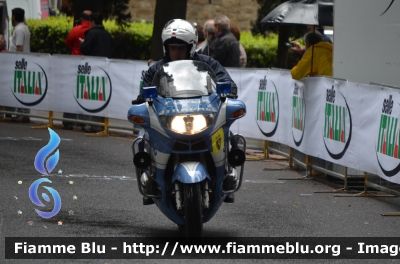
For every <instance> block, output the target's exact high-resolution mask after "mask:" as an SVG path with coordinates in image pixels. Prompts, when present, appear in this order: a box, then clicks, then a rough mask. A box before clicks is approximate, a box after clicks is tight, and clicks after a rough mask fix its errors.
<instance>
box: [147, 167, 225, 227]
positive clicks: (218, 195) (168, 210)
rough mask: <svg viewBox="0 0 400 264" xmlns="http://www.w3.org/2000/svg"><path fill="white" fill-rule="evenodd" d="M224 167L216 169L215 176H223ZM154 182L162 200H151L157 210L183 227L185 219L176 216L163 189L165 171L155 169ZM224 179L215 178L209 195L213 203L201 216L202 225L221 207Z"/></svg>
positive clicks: (223, 195) (223, 196)
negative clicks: (212, 197)
mask: <svg viewBox="0 0 400 264" xmlns="http://www.w3.org/2000/svg"><path fill="white" fill-rule="evenodd" d="M224 171H225V166H221V167H217V168H216V174H217V175H224ZM155 174H156V175H157V176H156V181H157V183H158V184H159V185H160V190H161V193H162V197H163V198H162V199H153V201H154V202H155V204H156V205H157V207H158V208H159V210H160V211H161V212H162V213H163V214H164V215H165V216H166V217H168V218H169V219H170V220H171V221H172V222H174V223H176V224H179V225H184V224H185V218H184V217H183V216H182V215H179V214H177V212H176V210H175V208H174V206H173V205H172V204H171V203H170V201H169V199H168V193H167V192H166V188H165V181H164V176H165V170H160V169H156V170H155ZM224 179H225V177H217V178H216V183H215V186H214V187H213V191H212V192H211V195H214V203H212V204H210V208H208V209H207V210H205V211H204V214H203V223H206V222H208V221H209V220H210V219H211V218H213V216H214V215H215V214H216V213H217V212H218V209H219V208H220V207H221V204H222V203H223V202H224V199H225V196H226V194H224V193H223V192H222V183H223V180H224Z"/></svg>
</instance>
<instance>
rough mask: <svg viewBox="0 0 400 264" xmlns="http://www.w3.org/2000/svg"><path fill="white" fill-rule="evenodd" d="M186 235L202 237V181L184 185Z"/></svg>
mask: <svg viewBox="0 0 400 264" xmlns="http://www.w3.org/2000/svg"><path fill="white" fill-rule="evenodd" d="M184 201H185V221H186V236H187V237H201V236H202V233H203V219H202V218H203V203H202V195H201V188H200V183H199V182H198V183H194V184H185V185H184Z"/></svg>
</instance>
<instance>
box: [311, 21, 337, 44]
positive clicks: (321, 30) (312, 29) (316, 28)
mask: <svg viewBox="0 0 400 264" xmlns="http://www.w3.org/2000/svg"><path fill="white" fill-rule="evenodd" d="M314 27H315V31H318V32H319V33H321V35H322V39H323V41H325V42H329V43H331V44H333V42H332V40H331V39H330V38H329V37H328V36H327V35H325V33H324V28H323V27H320V26H312V25H308V26H307V29H308V31H314Z"/></svg>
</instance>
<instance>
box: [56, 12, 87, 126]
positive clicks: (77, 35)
mask: <svg viewBox="0 0 400 264" xmlns="http://www.w3.org/2000/svg"><path fill="white" fill-rule="evenodd" d="M91 14H92V11H90V10H85V11H83V12H82V15H81V19H80V20H79V21H78V23H77V25H75V26H74V27H73V28H72V30H71V31H70V32H69V34H68V35H67V38H66V39H65V45H66V46H67V48H69V49H71V54H72V55H83V54H82V52H81V50H80V45H81V42H80V40H79V39H84V38H85V32H86V31H87V30H89V29H90V28H91V25H90V15H91ZM63 118H70V119H78V115H77V114H71V113H64V114H63ZM63 125H64V129H68V130H70V129H73V127H74V123H71V122H67V121H63ZM83 127H84V125H82V130H84V128H83Z"/></svg>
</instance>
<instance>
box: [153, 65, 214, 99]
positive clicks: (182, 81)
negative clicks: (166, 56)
mask: <svg viewBox="0 0 400 264" xmlns="http://www.w3.org/2000/svg"><path fill="white" fill-rule="evenodd" d="M216 82H217V78H216V75H215V73H214V72H213V70H212V69H211V68H210V66H208V65H207V64H206V63H204V62H201V61H192V60H180V61H174V62H170V63H166V64H164V65H162V66H161V68H159V69H158V70H157V72H156V74H155V76H154V79H153V83H152V85H153V86H156V87H157V91H158V95H159V96H162V97H171V98H192V97H199V96H204V95H210V94H212V93H214V92H216Z"/></svg>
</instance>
